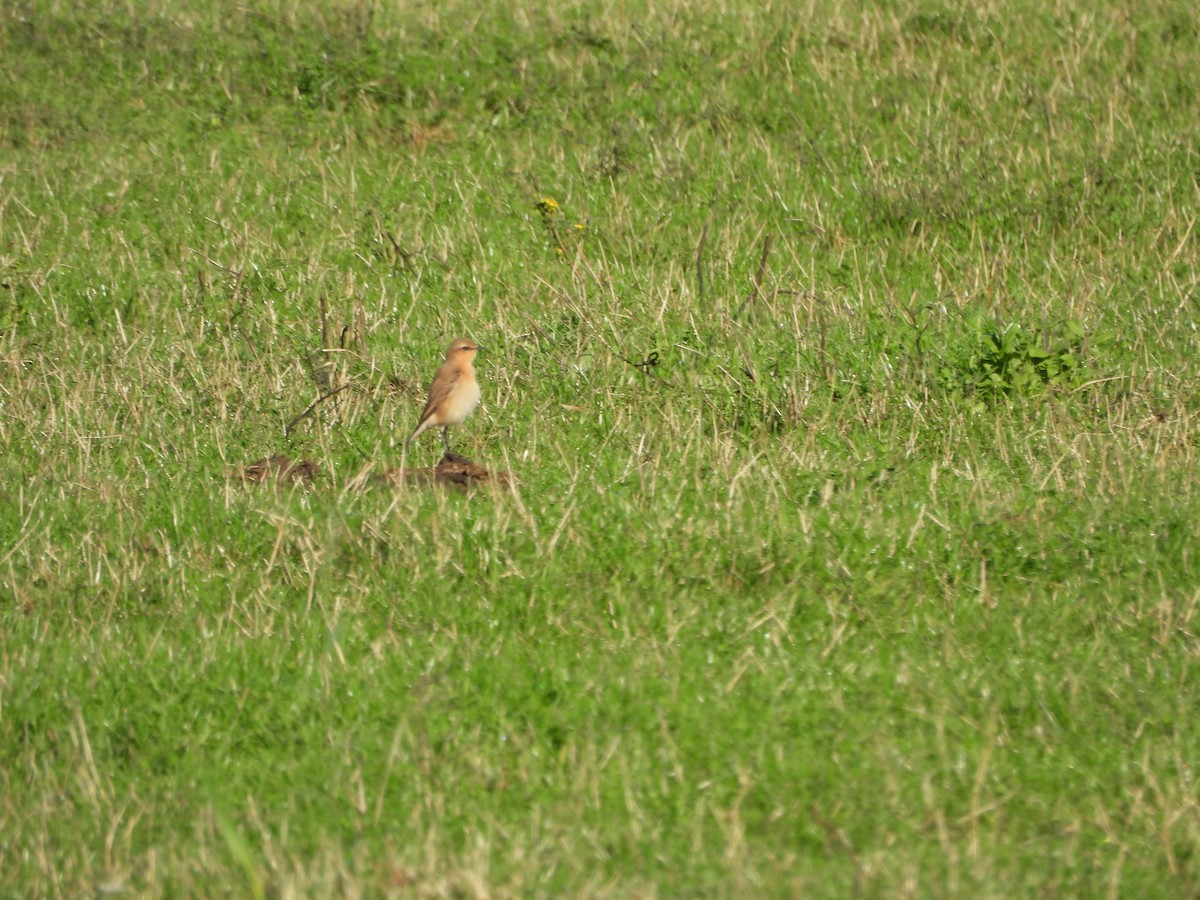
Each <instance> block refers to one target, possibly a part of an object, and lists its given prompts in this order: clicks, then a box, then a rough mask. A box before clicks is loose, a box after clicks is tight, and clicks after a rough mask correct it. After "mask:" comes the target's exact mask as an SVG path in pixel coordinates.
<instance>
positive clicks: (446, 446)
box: [442, 427, 450, 456]
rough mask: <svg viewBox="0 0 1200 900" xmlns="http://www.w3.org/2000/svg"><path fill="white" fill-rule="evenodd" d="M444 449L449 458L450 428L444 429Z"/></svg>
mask: <svg viewBox="0 0 1200 900" xmlns="http://www.w3.org/2000/svg"><path fill="white" fill-rule="evenodd" d="M442 447H443V448H444V449H445V451H446V455H447V456H449V455H450V428H449V427H446V428H443V429H442Z"/></svg>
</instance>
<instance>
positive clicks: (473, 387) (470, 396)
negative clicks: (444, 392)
mask: <svg viewBox="0 0 1200 900" xmlns="http://www.w3.org/2000/svg"><path fill="white" fill-rule="evenodd" d="M479 397H480V390H479V382H478V381H472V382H471V384H470V385H469V386H468V385H465V384H464V385H463V386H462V387H461V388H459V389H458V390H457V391H455V392H454V394H453V395H452V396H451V397H450V398H449V402H448V403H447V404H446V414H445V418H444V422H445V424H447V425H460V424H462V421H463V420H464V419H465V418H466V417H467V416H469V415H470V414H471V413H472V412H474V411H475V407H476V406H478V405H479Z"/></svg>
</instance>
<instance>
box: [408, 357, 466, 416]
mask: <svg viewBox="0 0 1200 900" xmlns="http://www.w3.org/2000/svg"><path fill="white" fill-rule="evenodd" d="M460 376H461V373H460V372H459V371H458V370H457V369H452V368H451V369H448V368H447V367H446V366H443V367H442V368H440V369H438V373H437V375H436V376H434V379H433V384H431V385H430V386H429V399H428V400H427V401H426V402H425V410H424V411H423V412H422V413H421V418H420V419H418V420H417V424H418V425H420V424H421V423H422V422H424V421H425V420H426V419H428V418H429V417H430V415H432V414H433V411H434V410H436V409H437V408H438V407H439V406H441V405H442V403H443V402H445V400H446V398H447V397H449V396H450V394H452V393H453V392H454V386H455V385H456V384H458V379H459V377H460Z"/></svg>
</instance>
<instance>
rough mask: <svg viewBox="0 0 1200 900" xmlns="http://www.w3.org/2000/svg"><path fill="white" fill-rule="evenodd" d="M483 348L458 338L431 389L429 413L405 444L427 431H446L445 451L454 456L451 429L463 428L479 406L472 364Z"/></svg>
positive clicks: (422, 415)
mask: <svg viewBox="0 0 1200 900" xmlns="http://www.w3.org/2000/svg"><path fill="white" fill-rule="evenodd" d="M479 349H480V348H479V345H478V344H477V343H475V342H474V341H472V340H470V339H469V338H455V339H454V340H453V341H451V342H450V346H449V347H448V348H447V350H446V361H445V362H443V363H442V365H441V368H439V369H438V370H437V374H436V375H435V376H433V384H431V385H430V386H429V399H428V400H426V401H425V411H424V412H422V413H421V418H420V419H418V420H417V428H416V430H415V431H414V432H413V433H412V434H411V435H409V438H408V440H407V441H405V442H404V449H405V451H406V452H407V450H408V448H409V445H410V444H412V442H413V441H414V440H416V438H417V436H418V435H419V434H420V433H421V432H422V431H424V430H425V429H426V428H441V429H442V447H443V448H444V449H445V451H446V453H447V454H449V453H450V438H449V436H448V434H447V432H448V431H449V430H450V426H451V425H461V424H462V423H463V421H464V420H465V419H466V418H467V416H469V415H470V414H471V413H472V412H474V411H475V407H476V406H478V405H479V396H480V391H479V382H478V381H477V380H476V379H475V367H474V366H473V365H472V362H473V361H474V359H475V354H476V353H478V352H479Z"/></svg>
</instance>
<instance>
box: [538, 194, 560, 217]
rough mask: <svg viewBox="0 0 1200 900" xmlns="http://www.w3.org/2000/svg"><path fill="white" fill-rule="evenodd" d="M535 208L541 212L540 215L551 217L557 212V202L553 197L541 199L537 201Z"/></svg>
mask: <svg viewBox="0 0 1200 900" xmlns="http://www.w3.org/2000/svg"><path fill="white" fill-rule="evenodd" d="M537 208H538V209H539V210H541V213H542V215H544V216H552V215H554V214H555V213H556V212H558V201H557V200H555V199H554V198H553V197H543V198H542V199H541V200H539V201H538V205H537Z"/></svg>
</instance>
